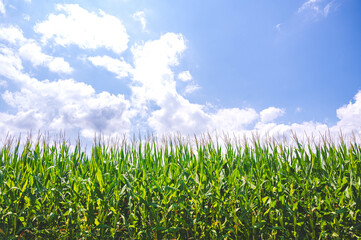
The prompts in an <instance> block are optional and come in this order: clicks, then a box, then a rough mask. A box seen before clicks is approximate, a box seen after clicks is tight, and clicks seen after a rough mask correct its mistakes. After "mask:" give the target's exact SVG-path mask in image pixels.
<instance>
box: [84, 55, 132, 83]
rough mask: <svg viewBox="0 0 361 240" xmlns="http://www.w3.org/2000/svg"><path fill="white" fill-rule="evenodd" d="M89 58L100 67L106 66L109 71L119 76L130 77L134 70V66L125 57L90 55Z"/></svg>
mask: <svg viewBox="0 0 361 240" xmlns="http://www.w3.org/2000/svg"><path fill="white" fill-rule="evenodd" d="M88 60H89V61H90V62H91V63H92V64H93V65H94V66H98V67H104V68H105V69H107V70H108V71H109V72H112V73H115V74H116V76H117V78H123V77H128V76H129V74H130V73H132V71H133V67H132V66H131V65H129V64H128V63H126V62H125V61H124V59H120V60H119V59H114V58H111V57H109V56H96V57H88Z"/></svg>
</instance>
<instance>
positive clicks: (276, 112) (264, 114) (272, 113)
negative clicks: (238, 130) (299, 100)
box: [260, 107, 285, 123]
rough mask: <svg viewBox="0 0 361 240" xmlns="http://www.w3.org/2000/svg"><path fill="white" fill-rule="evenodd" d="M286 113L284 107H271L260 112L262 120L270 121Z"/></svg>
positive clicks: (264, 121)
mask: <svg viewBox="0 0 361 240" xmlns="http://www.w3.org/2000/svg"><path fill="white" fill-rule="evenodd" d="M284 114H285V110H284V109H280V108H275V107H269V108H266V109H264V110H262V111H261V112H260V117H261V122H263V123H269V122H272V121H273V120H275V119H276V118H278V117H281V116H283V115H284Z"/></svg>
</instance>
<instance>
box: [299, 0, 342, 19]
mask: <svg viewBox="0 0 361 240" xmlns="http://www.w3.org/2000/svg"><path fill="white" fill-rule="evenodd" d="M325 2H326V3H325ZM334 2H335V0H332V1H330V0H327V1H324V0H308V1H306V2H305V3H303V4H302V6H301V7H300V8H299V9H298V13H301V12H311V13H313V14H314V16H318V15H321V16H324V17H327V16H328V14H329V13H330V11H331V10H332V9H334V8H336V7H335V4H334Z"/></svg>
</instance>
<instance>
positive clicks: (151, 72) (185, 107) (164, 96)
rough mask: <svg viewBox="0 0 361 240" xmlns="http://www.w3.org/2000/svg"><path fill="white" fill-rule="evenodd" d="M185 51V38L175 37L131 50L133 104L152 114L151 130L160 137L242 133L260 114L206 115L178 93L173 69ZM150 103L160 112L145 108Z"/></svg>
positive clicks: (239, 111)
mask: <svg viewBox="0 0 361 240" xmlns="http://www.w3.org/2000/svg"><path fill="white" fill-rule="evenodd" d="M185 49H186V45H185V40H184V37H183V36H182V35H181V34H174V33H167V34H165V35H163V36H161V38H160V39H158V40H153V41H148V42H146V43H144V44H143V45H137V46H135V47H133V48H132V52H133V55H134V73H133V82H134V84H133V86H132V87H131V89H132V93H133V96H132V98H133V99H132V104H133V106H139V108H140V109H142V110H140V111H141V112H145V111H150V116H149V118H148V120H147V121H148V124H149V126H150V127H151V128H152V129H154V130H155V131H156V133H159V134H162V133H171V132H181V133H186V134H193V133H202V132H204V131H207V130H216V129H223V130H230V131H231V130H242V129H245V128H246V127H247V126H249V124H251V123H252V122H253V121H255V120H256V119H257V117H258V114H257V113H256V111H255V110H254V109H238V108H232V109H220V110H218V111H216V112H215V113H207V111H206V109H205V106H204V105H201V104H195V103H191V102H190V101H189V100H187V99H185V98H184V97H183V96H181V95H180V94H179V93H178V92H177V90H176V81H175V79H174V72H173V71H172V69H171V67H172V66H175V65H178V63H179V58H180V56H181V55H182V53H183V51H184V50H185ZM181 76H182V75H181ZM183 76H185V77H186V78H187V77H188V78H189V77H190V74H189V72H187V71H185V72H183ZM149 102H154V103H155V104H156V105H157V107H159V109H157V110H152V109H150V110H149V109H148V108H144V106H146V105H147V103H149ZM142 107H143V108H142Z"/></svg>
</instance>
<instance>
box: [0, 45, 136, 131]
mask: <svg viewBox="0 0 361 240" xmlns="http://www.w3.org/2000/svg"><path fill="white" fill-rule="evenodd" d="M57 60H58V59H55V60H54V61H53V62H51V64H53V66H52V65H50V68H54V69H53V70H55V69H56V68H58V67H59V66H61V65H62V64H63V63H62V62H61V61H60V62H59V63H57V62H56V61H57ZM33 61H34V62H35V63H39V64H41V61H39V59H34V60H33ZM0 75H1V76H3V77H5V78H8V79H9V80H12V81H14V83H15V84H16V86H17V87H19V90H16V91H10V90H6V91H5V92H3V93H2V95H1V96H2V98H3V100H4V101H5V103H7V104H8V105H9V106H10V107H12V108H13V109H12V111H11V112H13V114H9V113H4V112H2V113H0V119H1V121H0V134H6V133H7V132H9V133H13V134H18V133H20V132H27V131H29V130H34V131H37V130H44V131H50V132H53V133H54V132H55V133H57V132H59V130H65V131H66V132H67V133H69V134H72V136H74V137H76V135H77V134H78V132H79V133H81V135H82V136H84V137H90V138H92V137H93V136H94V135H93V134H94V132H100V131H101V132H102V133H104V134H106V135H114V134H122V133H126V132H128V131H129V129H130V127H131V124H130V119H131V117H132V112H131V111H129V107H130V103H129V101H128V100H126V99H125V98H124V96H123V95H120V94H118V95H114V94H110V93H108V92H101V93H96V92H95V90H94V89H93V87H92V86H90V85H88V84H85V83H81V82H76V81H74V80H72V79H68V80H57V81H49V80H44V81H39V80H37V79H35V78H31V77H30V76H29V75H28V74H26V73H23V66H22V61H21V58H20V56H19V54H18V53H17V51H15V50H14V49H11V48H8V47H6V46H4V45H1V44H0ZM1 85H3V84H1Z"/></svg>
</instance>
